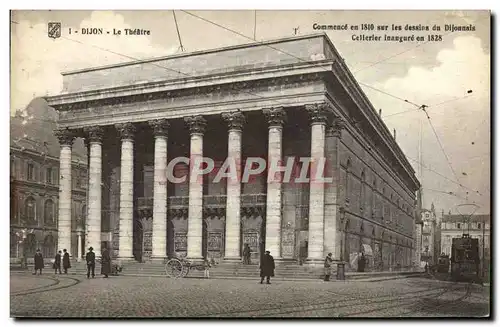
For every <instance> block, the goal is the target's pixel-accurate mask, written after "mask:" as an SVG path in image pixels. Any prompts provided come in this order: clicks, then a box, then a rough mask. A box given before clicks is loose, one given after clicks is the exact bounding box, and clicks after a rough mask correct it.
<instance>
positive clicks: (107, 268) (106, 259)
mask: <svg viewBox="0 0 500 327" xmlns="http://www.w3.org/2000/svg"><path fill="white" fill-rule="evenodd" d="M110 273H111V257H110V256H109V251H108V249H106V248H104V249H103V250H102V254H101V275H104V278H108V275H109V274H110Z"/></svg>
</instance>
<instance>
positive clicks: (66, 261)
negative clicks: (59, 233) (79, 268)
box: [62, 249, 71, 274]
mask: <svg viewBox="0 0 500 327" xmlns="http://www.w3.org/2000/svg"><path fill="white" fill-rule="evenodd" d="M63 252H64V254H63V259H62V262H63V269H64V273H65V274H67V273H68V269H69V268H71V263H70V261H69V253H68V251H66V249H63Z"/></svg>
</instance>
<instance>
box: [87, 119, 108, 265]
mask: <svg viewBox="0 0 500 327" xmlns="http://www.w3.org/2000/svg"><path fill="white" fill-rule="evenodd" d="M85 132H86V133H87V135H88V141H89V144H90V152H89V158H90V165H89V172H88V178H89V183H88V211H87V212H88V215H87V245H88V246H89V247H90V246H91V247H93V248H94V250H95V253H96V256H97V257H99V256H101V197H102V189H101V187H102V186H101V185H102V138H103V134H104V131H103V129H102V127H99V126H95V127H90V128H87V129H86V130H85Z"/></svg>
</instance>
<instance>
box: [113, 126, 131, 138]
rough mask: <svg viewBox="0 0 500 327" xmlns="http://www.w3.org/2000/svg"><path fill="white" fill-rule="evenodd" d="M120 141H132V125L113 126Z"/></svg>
mask: <svg viewBox="0 0 500 327" xmlns="http://www.w3.org/2000/svg"><path fill="white" fill-rule="evenodd" d="M115 128H116V129H117V130H118V133H119V134H120V137H121V139H122V140H133V139H134V133H135V126H134V125H133V124H132V123H123V124H115Z"/></svg>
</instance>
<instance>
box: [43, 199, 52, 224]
mask: <svg viewBox="0 0 500 327" xmlns="http://www.w3.org/2000/svg"><path fill="white" fill-rule="evenodd" d="M44 222H45V224H48V225H52V224H54V202H53V201H52V200H47V201H45V206H44Z"/></svg>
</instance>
